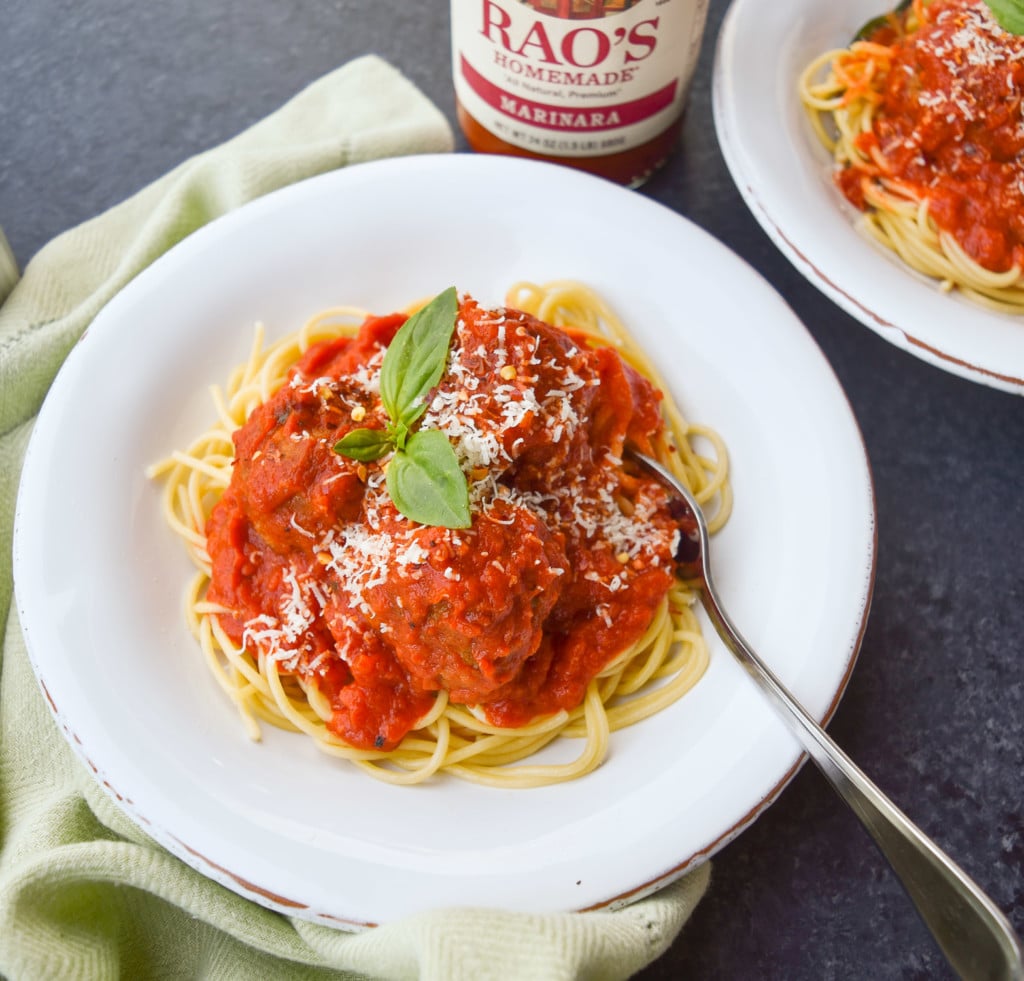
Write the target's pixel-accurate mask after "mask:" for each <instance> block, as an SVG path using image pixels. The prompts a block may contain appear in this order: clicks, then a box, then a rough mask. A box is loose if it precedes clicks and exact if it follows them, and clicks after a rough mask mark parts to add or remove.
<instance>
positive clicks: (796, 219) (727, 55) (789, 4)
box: [712, 0, 1024, 393]
mask: <svg viewBox="0 0 1024 981" xmlns="http://www.w3.org/2000/svg"><path fill="white" fill-rule="evenodd" d="M895 5H896V4H895V2H892V3H889V2H888V0H849V2H847V3H841V4H828V3H821V2H819V0H780V2H778V3H763V2H761V0H733V3H732V5H731V6H730V8H729V10H728V12H727V13H726V17H725V20H724V22H723V24H722V28H721V31H720V33H719V36H718V45H717V50H716V57H715V65H714V78H713V88H712V93H713V109H714V119H715V127H716V130H717V132H718V138H719V143H720V144H721V147H722V153H723V154H724V156H725V160H726V164H727V165H728V167H729V170H730V171H731V173H732V176H733V179H734V180H735V182H736V186H737V187H738V188H739V191H740V193H741V194H742V195H743V198H744V199H745V200H746V202H747V205H748V206H749V208H750V210H751V211H752V212H753V214H754V216H755V217H756V218H757V220H758V222H759V223H760V224H761V226H762V228H764V230H765V231H766V232H767V233H768V235H769V236H770V237H771V239H772V241H774V242H775V244H776V245H777V246H778V247H779V249H780V250H781V251H782V252H783V254H784V255H786V257H787V258H788V259H789V260H790V261H791V262H792V263H793V265H794V266H796V268H797V269H798V270H799V271H800V272H801V273H802V274H803V275H804V276H805V277H806V278H807V279H808V280H809V281H810V282H812V283H813V284H814V285H815V286H817V287H818V288H819V289H820V290H821V291H822V292H823V293H825V294H826V295H827V296H829V297H830V298H831V299H832V300H834V301H835V302H836V303H837V304H838V305H839V306H841V307H842V308H843V309H844V310H846V312H847V313H849V314H850V315H851V316H853V317H855V318H856V319H858V320H859V321H861V322H862V323H863V324H865V325H866V326H867V327H870V328H871V329H872V330H874V331H875V332H876V333H878V334H879V335H880V336H882V337H884V338H885V339H886V340H887V341H890V342H891V343H893V344H895V345H897V346H898V347H900V348H903V349H904V350H906V351H909V352H910V353H911V354H913V355H915V356H916V357H918V358H921V359H922V360H924V361H927V362H929V363H931V364H934V365H937V366H938V367H940V368H942V369H944V370H945V371H949V372H952V373H953V374H956V375H959V376H961V377H963V378H969V379H971V380H972V381H975V382H980V383H982V384H985V385H989V386H992V387H994V388H999V389H1003V390H1006V391H1010V392H1017V393H1020V392H1024V317H1016V316H1013V315H1011V314H1002V313H996V312H993V311H991V310H987V309H985V308H983V307H980V306H978V305H977V304H975V303H972V302H971V301H970V300H967V299H965V298H964V297H963V296H960V295H957V294H944V293H941V292H939V290H938V288H937V286H936V284H935V282H934V281H933V280H929V279H927V278H926V277H924V276H921V275H919V274H918V273H916V272H914V271H912V270H910V269H909V268H908V267H907V266H905V265H904V264H903V263H902V262H901V261H900V260H899V259H898V258H897V257H896V256H894V255H892V254H891V253H889V252H887V251H886V250H884V249H882V248H881V247H880V246H879V245H877V244H876V243H874V242H872V241H871V240H869V239H868V238H867V237H865V236H864V235H862V234H861V233H859V232H858V231H857V230H856V229H855V228H854V225H853V222H854V219H855V216H856V214H857V212H856V211H855V209H853V208H852V207H851V206H850V205H848V204H847V202H846V201H845V200H844V199H843V197H842V195H841V194H840V193H839V191H838V190H837V189H836V188H835V187H834V185H833V183H832V176H831V169H832V168H831V158H830V156H829V154H828V153H827V151H826V150H825V149H824V148H823V147H822V146H821V145H820V144H819V143H818V141H817V139H816V138H815V136H814V134H813V132H812V130H811V128H810V125H809V122H808V120H807V118H806V116H805V114H804V111H803V109H802V107H801V105H800V101H799V98H798V96H797V88H796V86H797V78H798V77H799V75H800V73H801V71H802V70H803V68H804V66H805V65H807V64H808V63H809V62H810V61H811V59H812V58H814V57H815V55H818V54H821V53H822V52H824V51H827V50H829V49H830V48H835V47H842V46H844V45H846V44H847V43H849V41H850V39H851V38H852V37H853V35H854V34H855V33H856V32H857V30H858V29H859V28H860V27H861V25H863V24H864V23H865V22H866V21H868V20H869V19H870V18H872V17H874V16H877V15H878V14H880V13H884V12H885V10H886V9H890V8H891V7H894V6H895Z"/></svg>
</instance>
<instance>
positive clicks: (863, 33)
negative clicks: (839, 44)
mask: <svg viewBox="0 0 1024 981" xmlns="http://www.w3.org/2000/svg"><path fill="white" fill-rule="evenodd" d="M909 6H910V0H900V2H899V3H898V4H896V6H895V7H893V9H892V12H891V13H888V14H879V15H878V16H877V17H872V18H871V20H869V21H868V22H867V23H866V24H864V25H863V26H862V27H861V29H860V30H859V31H857V33H856V34H854V35H853V40H854V41H866V40H867V39H868V38H869V37H871V35H872V34H874V33H875V31H877V30H878V29H879V28H880V27H885V25H886V24H888V23H889V19H890V18H891V17H893V16H894V15H898V14H902V13H903V11H904V10H906V9H907V7H909Z"/></svg>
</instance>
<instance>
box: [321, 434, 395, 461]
mask: <svg viewBox="0 0 1024 981" xmlns="http://www.w3.org/2000/svg"><path fill="white" fill-rule="evenodd" d="M393 448H394V442H393V441H392V439H391V437H390V436H389V435H388V434H387V433H386V432H385V431H384V430H383V429H353V430H352V431H351V432H348V433H345V435H344V436H342V438H341V439H340V440H338V442H337V443H335V444H334V452H335V453H340V454H341V455H342V456H347V457H348V458H349V459H351V460H359V461H360V462H361V463H369V462H370V461H371V460H379V459H380V458H381V457H382V456H384V454H385V453H387V452H388V450H390V449H393Z"/></svg>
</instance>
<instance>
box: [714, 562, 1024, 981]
mask: <svg viewBox="0 0 1024 981" xmlns="http://www.w3.org/2000/svg"><path fill="white" fill-rule="evenodd" d="M703 554H704V555H705V556H706V555H707V550H706V548H705V549H704V552H703ZM702 599H703V602H704V608H705V609H706V610H707V613H708V616H710V617H711V620H712V622H713V623H714V625H715V628H716V629H717V630H718V632H719V634H720V635H721V637H722V640H723V641H724V642H725V644H726V645H727V646H728V647H729V649H730V650H731V651H732V652H733V654H735V655H736V657H737V658H738V660H739V661H740V663H741V664H742V665H743V667H744V668H745V669H746V671H747V673H748V674H750V676H751V677H752V678H753V679H754V681H755V682H757V684H758V685H759V686H760V687H761V688H762V689H763V690H764V691H765V692H766V693H767V694H768V695H769V696H770V698H771V701H772V703H773V704H774V705H775V707H776V708H777V709H778V710H779V712H780V714H781V715H782V717H783V718H784V719H785V721H786V722H787V723H788V725H789V727H790V729H791V730H792V731H793V733H794V734H795V735H796V737H797V739H798V740H799V742H800V744H801V745H802V746H803V748H804V750H806V752H807V754H808V756H810V758H811V759H812V760H813V761H814V762H815V764H817V766H818V769H820V770H821V772H822V773H823V774H824V775H825V777H826V779H827V780H828V782H829V783H830V784H831V785H832V787H833V788H834V789H835V790H836V792H837V793H838V794H839V796H840V797H842V798H843V800H845V801H846V803H847V804H849V805H850V807H851V808H852V809H853V811H854V813H855V814H856V815H857V817H859V818H860V820H861V823H862V824H863V825H864V827H865V828H866V829H867V831H868V833H869V834H870V835H871V837H872V838H873V839H874V840H875V843H876V844H877V845H878V847H879V848H880V849H881V851H882V853H883V854H884V855H885V857H886V858H887V859H888V860H889V863H890V864H891V865H892V867H893V869H894V870H895V872H896V875H897V876H898V877H899V880H900V882H901V883H902V885H903V888H904V889H905V890H906V891H907V894H908V895H909V896H910V898H911V900H912V901H913V903H914V905H915V906H916V907H917V911H918V913H919V914H920V915H921V918H922V919H923V920H924V922H925V924H926V925H927V926H928V928H929V929H930V930H931V932H932V935H933V936H934V937H935V940H936V942H937V943H938V945H939V947H940V948H941V949H942V952H943V954H944V955H945V956H946V959H947V960H948V961H949V963H950V964H951V965H952V967H953V968H954V970H956V972H957V973H958V974H959V975H960V976H961V977H963V978H967V979H971V981H974V979H993V981H997V979H998V981H1003V979H1012V981H1020V979H1022V978H1024V968H1022V961H1021V942H1020V939H1019V938H1018V937H1017V935H1016V934H1015V933H1014V931H1013V927H1012V926H1011V925H1010V922H1009V920H1007V918H1006V917H1005V916H1004V915H1003V914H1002V912H1001V911H1000V910H999V909H998V907H997V906H996V905H995V904H994V903H993V902H992V900H990V899H989V898H988V896H986V895H985V893H984V892H982V890H981V889H980V888H979V887H978V885H977V884H976V883H975V882H974V881H973V880H972V879H971V878H970V877H969V876H968V875H967V873H965V872H964V871H963V870H962V869H961V868H960V867H959V866H958V865H956V863H954V862H953V860H952V859H951V858H950V857H949V856H948V855H946V854H945V853H944V852H943V851H942V850H941V849H940V848H939V847H938V846H937V845H936V844H935V843H934V842H933V841H932V840H931V839H930V838H928V837H927V836H926V835H925V834H924V832H922V831H921V829H920V828H918V827H917V826H916V825H915V824H914V823H913V822H911V821H910V819H909V818H907V816H906V815H905V814H904V813H903V812H902V811H901V810H900V809H899V808H898V807H896V805H895V804H893V802H892V801H891V800H889V798H888V797H886V796H885V794H883V793H882V791H881V790H879V789H878V787H877V786H876V785H875V784H874V783H873V782H872V781H871V780H870V779H868V777H867V776H866V775H865V774H864V773H863V771H862V770H861V769H860V768H859V767H858V766H857V765H856V764H855V763H854V762H853V761H852V760H851V759H850V758H849V757H848V756H847V755H846V754H845V753H844V752H843V750H842V749H840V748H839V746H838V745H837V744H836V743H835V742H834V741H833V740H832V738H831V737H830V736H829V735H828V734H827V733H826V732H825V730H824V729H822V727H821V726H820V725H818V723H817V722H815V721H814V719H813V718H811V716H810V715H809V714H808V713H807V710H806V709H804V707H803V706H802V705H801V704H800V703H799V702H798V701H797V700H796V699H795V698H794V697H793V696H792V695H791V694H790V693H789V691H788V690H787V689H786V687H785V686H784V685H783V684H782V682H781V681H779V679H778V678H777V677H776V676H775V674H774V673H773V672H772V670H771V669H770V668H769V667H768V666H767V665H766V664H765V663H764V661H762V660H761V658H760V657H759V656H758V655H757V654H756V653H755V652H754V650H753V649H752V648H751V647H750V646H749V645H748V644H747V643H746V641H744V639H743V637H742V636H741V635H740V633H739V631H738V630H737V629H736V628H735V626H734V625H733V624H732V623H731V622H730V620H729V618H728V616H727V615H726V613H725V611H724V609H723V608H722V606H721V604H720V603H719V602H718V599H717V595H716V593H715V589H714V586H713V584H712V582H711V579H710V574H709V570H708V569H707V566H706V564H705V568H704V589H703V591H702Z"/></svg>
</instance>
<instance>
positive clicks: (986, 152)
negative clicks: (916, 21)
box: [837, 0, 1024, 272]
mask: <svg viewBox="0 0 1024 981" xmlns="http://www.w3.org/2000/svg"><path fill="white" fill-rule="evenodd" d="M911 13H915V15H916V14H917V13H919V14H920V16H921V18H922V22H921V23H920V25H919V26H918V27H917V29H916V30H913V31H911V32H909V33H908V32H907V31H906V27H905V25H906V20H905V18H906V16H908V15H904V20H903V21H902V22H900V23H899V24H897V25H896V26H895V27H894V26H886V27H882V28H880V29H879V30H878V31H876V32H875V33H874V35H873V36H872V37H871V38H870V39H869V40H870V41H873V42H877V43H880V44H884V45H887V46H890V48H891V52H892V54H891V64H890V65H889V67H888V70H887V71H886V73H885V77H884V84H883V85H882V86H881V87H880V92H879V96H880V102H879V104H878V106H877V107H876V110H875V113H874V123H873V127H872V129H871V131H870V132H866V133H863V134H861V135H859V136H858V137H857V141H856V142H857V146H858V147H859V149H861V150H862V151H864V152H865V153H867V154H871V155H873V156H876V159H880V173H879V177H880V179H882V180H884V181H886V182H887V183H891V184H894V185H895V186H896V187H897V188H899V187H901V186H902V187H903V188H904V189H906V191H907V192H908V193H909V196H911V197H914V198H915V199H917V200H926V201H927V203H928V214H929V215H930V217H931V218H932V219H933V220H934V221H935V223H936V225H938V226H939V228H941V229H943V230H944V231H946V232H949V233H950V234H951V235H952V236H953V237H954V238H955V239H956V241H957V242H958V243H959V244H960V246H961V247H962V248H963V249H964V251H965V252H966V253H967V254H968V255H969V256H970V257H971V258H972V259H974V260H975V261H976V262H977V263H979V264H980V265H981V266H983V267H984V268H986V269H989V270H991V271H993V272H1004V271H1006V270H1008V269H1010V268H1012V267H1017V268H1024V118H1022V111H1021V110H1022V94H1024V37H1019V36H1017V35H1014V34H1009V33H1007V32H1006V31H1004V30H1003V29H1002V28H1001V27H1000V26H999V25H998V23H997V22H996V21H995V19H994V18H993V17H992V15H991V13H990V11H989V9H988V7H987V6H986V4H985V3H984V2H983V0H934V2H933V3H929V4H927V5H925V6H923V7H921V8H920V10H919V11H918V5H917V4H915V6H914V10H913V11H911ZM862 179H863V172H862V171H860V170H858V169H857V168H854V167H848V168H846V169H844V170H842V171H840V172H839V174H838V175H837V180H838V183H839V186H840V188H841V189H842V190H843V192H844V194H845V195H846V197H847V198H848V199H849V200H850V201H851V202H852V203H853V204H854V205H856V206H857V207H859V208H861V209H863V208H864V207H865V200H864V190H863V186H862Z"/></svg>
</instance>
